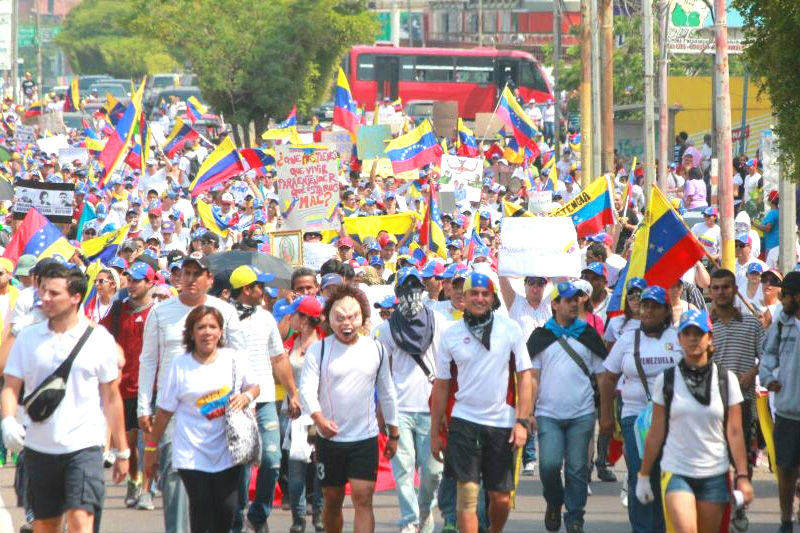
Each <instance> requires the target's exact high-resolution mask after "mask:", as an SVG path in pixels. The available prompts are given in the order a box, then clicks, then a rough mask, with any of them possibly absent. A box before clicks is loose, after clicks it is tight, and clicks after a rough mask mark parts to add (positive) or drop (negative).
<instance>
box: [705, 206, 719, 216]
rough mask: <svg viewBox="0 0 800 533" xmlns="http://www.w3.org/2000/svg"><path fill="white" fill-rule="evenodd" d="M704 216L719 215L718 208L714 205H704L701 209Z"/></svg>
mask: <svg viewBox="0 0 800 533" xmlns="http://www.w3.org/2000/svg"><path fill="white" fill-rule="evenodd" d="M703 216H704V217H719V210H718V209H717V208H716V207H706V208H705V209H703Z"/></svg>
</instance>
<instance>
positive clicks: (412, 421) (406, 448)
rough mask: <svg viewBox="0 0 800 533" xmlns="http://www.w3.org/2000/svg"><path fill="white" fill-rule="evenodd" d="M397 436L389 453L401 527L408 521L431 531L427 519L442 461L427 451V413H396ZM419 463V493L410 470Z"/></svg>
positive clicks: (429, 437) (432, 504)
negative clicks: (398, 433)
mask: <svg viewBox="0 0 800 533" xmlns="http://www.w3.org/2000/svg"><path fill="white" fill-rule="evenodd" d="M397 420H398V429H399V431H400V440H398V442H397V453H396V454H395V456H394V457H392V474H394V481H395V484H396V485H397V487H396V488H397V499H398V501H399V504H400V522H399V526H400V528H401V529H402V528H403V527H405V526H407V525H408V524H416V525H417V526H419V527H422V526H423V525H425V526H426V527H425V528H424V529H422V530H421V531H420V533H430V532H431V531H433V520H432V519H431V520H429V517H430V516H431V513H432V512H433V510H434V509H435V507H436V489H437V487H438V486H439V481H440V480H441V477H442V468H443V466H442V463H440V462H439V461H437V460H436V459H434V458H433V456H432V455H431V435H430V431H431V415H430V414H428V413H399V414H398V417H397ZM417 467H419V471H420V472H419V481H420V482H419V494H418V495H417V494H416V491H415V490H414V472H415V471H416V470H417Z"/></svg>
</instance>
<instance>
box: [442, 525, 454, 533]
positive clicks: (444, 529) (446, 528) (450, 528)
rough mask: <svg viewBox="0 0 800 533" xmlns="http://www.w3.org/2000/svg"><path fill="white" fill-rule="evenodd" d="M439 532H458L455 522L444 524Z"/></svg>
mask: <svg viewBox="0 0 800 533" xmlns="http://www.w3.org/2000/svg"><path fill="white" fill-rule="evenodd" d="M439 533H458V528H457V527H456V525H455V524H445V525H444V526H443V527H442V530H441V531H440V532H439Z"/></svg>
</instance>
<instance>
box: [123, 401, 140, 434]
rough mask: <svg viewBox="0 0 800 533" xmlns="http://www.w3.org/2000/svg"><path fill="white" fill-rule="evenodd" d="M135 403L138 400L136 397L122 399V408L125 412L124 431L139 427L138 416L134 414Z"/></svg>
mask: <svg viewBox="0 0 800 533" xmlns="http://www.w3.org/2000/svg"><path fill="white" fill-rule="evenodd" d="M137 404H138V400H137V399H136V398H123V399H122V410H123V412H124V413H125V431H133V430H134V429H139V417H138V416H136V405H137Z"/></svg>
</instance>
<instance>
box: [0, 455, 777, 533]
mask: <svg viewBox="0 0 800 533" xmlns="http://www.w3.org/2000/svg"><path fill="white" fill-rule="evenodd" d="M623 463H624V462H623ZM615 471H616V473H617V476H618V477H619V478H621V477H622V476H624V473H625V471H624V466H623V467H622V468H616V469H615ZM107 472H108V471H107ZM13 479H14V469H13V468H3V469H2V470H0V483H2V496H3V500H4V501H5V502H6V504H7V505H9V506H11V505H12V504H13V503H14V502H15V497H14V490H13V487H12V483H13ZM107 479H109V478H108V477H107ZM753 485H754V488H755V492H756V501H755V502H754V503H753V505H752V506H751V509H750V512H749V514H748V515H749V517H750V528H749V530H748V531H749V532H750V533H772V532H774V531H775V529H776V527H777V525H778V523H779V513H778V499H777V484H776V482H775V480H774V478H773V477H772V474H770V473H769V472H768V471H766V470H763V469H761V470H759V471H758V472H757V474H756V480H755V482H754V483H753ZM520 486H521V489H520V493H521V497H518V500H517V508H516V509H515V510H513V511H512V512H511V516H510V518H509V521H508V524H507V526H506V529H505V531H507V532H509V533H538V532H542V531H545V529H544V500H543V499H542V486H541V484H540V483H539V481H538V476H534V477H524V478H522V482H521V483H520ZM106 490H107V494H106V507H105V510H104V513H103V527H102V531H103V533H128V532H132V531H135V532H137V533H160V532H162V531H163V515H162V513H161V505H160V500H159V501H157V508H156V510H155V511H137V510H130V509H126V508H125V506H124V504H123V501H122V500H123V498H124V496H125V487H124V485H119V486H107V489H106ZM592 492H593V494H592V496H590V497H589V502H588V505H587V514H586V531H587V532H592V533H618V532H624V531H626V530H629V529H626V525H627V523H628V518H627V512H626V510H625V509H624V508H623V507H622V505H621V504H620V500H619V483H600V482H594V483H592ZM347 501H348V502H349V499H348V500H347ZM9 511H10V512H11V516H12V517H13V519H14V525H15V526H17V527H19V524H20V523H21V522H20V521H21V520H22V511H21V509H19V508H16V507H15V508H11V509H9ZM397 517H398V511H397V500H396V498H395V495H394V492H383V493H381V494H379V495H377V496H376V498H375V519H376V524H375V530H376V531H378V532H394V531H397V527H396V526H395V523H394V521H395V520H396V519H397ZM436 520H437V521H436V526H437V528H436V530H437V531H438V530H439V529H440V528H441V516H440V515H438V514H437V516H436ZM310 522H311V520H310V517H309V520H308V524H307V529H306V531H313V529H308V526H310ZM344 522H345V527H344V530H345V531H352V529H353V527H352V526H353V516H352V507H351V506H349V505H348V506H347V509H346V510H345V519H344ZM269 525H270V530H271V531H272V532H281V533H282V532H285V531H288V530H289V526H290V525H291V516H290V514H289V511H283V510H280V509H278V510H276V511H274V514H273V516H272V517H271V518H270V520H269Z"/></svg>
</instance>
